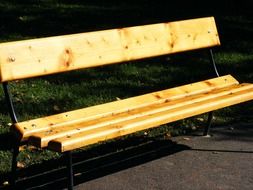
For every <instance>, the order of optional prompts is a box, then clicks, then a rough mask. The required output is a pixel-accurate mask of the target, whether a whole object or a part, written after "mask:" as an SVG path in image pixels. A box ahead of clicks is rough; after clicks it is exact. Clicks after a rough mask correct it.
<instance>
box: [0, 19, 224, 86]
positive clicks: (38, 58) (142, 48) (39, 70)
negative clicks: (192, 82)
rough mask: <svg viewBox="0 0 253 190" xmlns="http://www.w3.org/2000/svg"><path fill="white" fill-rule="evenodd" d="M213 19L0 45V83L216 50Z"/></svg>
mask: <svg viewBox="0 0 253 190" xmlns="http://www.w3.org/2000/svg"><path fill="white" fill-rule="evenodd" d="M219 44H220V41H219V37H218V32H217V28H216V25H215V21H214V18H213V17H206V18H197V19H190V20H183V21H175V22H168V23H160V24H151V25H144V26H135V27H128V28H120V29H111V30H103V31H96V32H87V33H80V34H73V35H64V36H55V37H48V38H38V39H32V40H23V41H16V42H7V43H1V44H0V81H1V82H5V81H11V80H17V79H23V78H29V77H34V76H42V75H48V74H53V73H59V72H65V71H69V70H75V69H81V68H89V67H96V66H101V65H107V64H113V63H120V62H124V61H130V60H137V59H141V58H148V57H153V56H159V55H165V54H171V53H176V52H182V51H188V50H194V49H199V48H207V47H212V46H216V45H219Z"/></svg>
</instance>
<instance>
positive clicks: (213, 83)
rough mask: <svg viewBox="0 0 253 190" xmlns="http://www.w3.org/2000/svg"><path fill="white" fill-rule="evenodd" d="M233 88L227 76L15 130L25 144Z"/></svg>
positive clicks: (45, 119)
mask: <svg viewBox="0 0 253 190" xmlns="http://www.w3.org/2000/svg"><path fill="white" fill-rule="evenodd" d="M235 84H238V81H237V80H235V79H234V78H233V77H232V76H231V75H226V76H222V77H218V78H214V79H209V80H205V81H201V82H196V83H192V84H187V85H183V86H179V87H175V88H171V89H167V90H163V91H158V92H154V93H149V94H145V95H141V96H136V97H133V98H128V99H123V100H120V101H115V102H109V103H105V104H101V105H96V106H91V107H88V108H83V109H79V110H74V111H70V112H65V113H61V114H56V115H51V116H47V117H42V118H37V119H32V120H28V121H24V122H20V123H17V124H15V126H14V127H15V130H17V131H18V132H19V135H20V137H21V139H23V140H27V138H28V137H29V136H31V135H32V134H34V133H38V132H46V131H50V130H52V129H54V128H58V127H63V126H71V125H76V124H79V123H83V122H87V121H92V120H95V119H99V118H103V117H108V116H110V115H115V114H120V113H124V112H127V111H130V110H133V109H137V108H142V107H146V106H151V105H154V104H159V103H164V102H168V101H173V100H177V99H181V98H184V97H186V96H192V95H194V94H201V93H208V92H210V91H212V90H215V89H221V88H225V87H229V86H232V85H235Z"/></svg>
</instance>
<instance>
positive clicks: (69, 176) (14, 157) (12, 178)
mask: <svg viewBox="0 0 253 190" xmlns="http://www.w3.org/2000/svg"><path fill="white" fill-rule="evenodd" d="M2 85H3V91H4V95H5V100H6V102H7V106H8V111H9V115H10V117H11V121H12V125H14V124H15V123H17V122H18V119H17V115H16V112H15V108H14V105H13V101H12V96H11V93H10V90H9V84H8V82H3V83H2ZM20 144H21V142H20V139H19V138H18V137H17V136H16V135H14V136H13V151H12V162H11V174H10V179H9V181H10V186H11V189H15V186H16V178H17V157H18V154H19V146H20ZM65 155H66V169H67V179H68V189H69V190H73V186H74V180H73V178H74V175H73V164H72V152H71V151H68V152H66V153H65Z"/></svg>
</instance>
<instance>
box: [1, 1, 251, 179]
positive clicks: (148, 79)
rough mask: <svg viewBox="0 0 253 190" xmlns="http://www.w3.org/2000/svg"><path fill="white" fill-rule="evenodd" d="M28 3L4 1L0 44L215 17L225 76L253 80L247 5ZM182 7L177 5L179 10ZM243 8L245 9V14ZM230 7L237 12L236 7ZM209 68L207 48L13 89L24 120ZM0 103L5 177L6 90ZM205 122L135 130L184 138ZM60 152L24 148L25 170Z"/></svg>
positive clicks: (198, 75)
mask: <svg viewBox="0 0 253 190" xmlns="http://www.w3.org/2000/svg"><path fill="white" fill-rule="evenodd" d="M26 2H27V3H20V2H19V1H15V0H12V1H1V2H0V9H1V13H0V21H1V23H2V24H1V26H0V41H2V42H4V41H13V40H19V39H29V38H34V37H43V36H52V35H61V34H68V33H76V32H84V31H91V30H100V29H106V28H113V27H122V26H129V25H136V24H138V25H139V24H145V23H155V22H162V21H165V20H166V21H168V20H177V19H179V18H184V19H186V18H193V17H201V16H206V15H215V16H216V20H217V24H218V29H219V31H220V37H221V42H222V47H221V48H217V49H215V59H216V61H217V63H218V67H219V70H220V73H221V75H223V74H227V73H231V74H232V75H234V76H236V77H237V78H238V79H239V80H240V81H247V82H251V83H252V82H253V73H252V70H253V66H252V61H253V43H252V41H250V38H251V35H252V32H253V19H252V18H251V17H247V16H246V15H244V14H247V11H248V9H247V8H246V7H244V8H241V9H239V10H238V13H239V14H240V15H239V16H224V15H222V14H221V13H223V12H222V11H220V10H218V11H217V12H215V11H213V12H212V10H213V9H211V8H210V9H207V10H206V11H199V12H196V11H191V10H189V9H186V7H187V6H188V5H185V7H183V8H182V9H181V10H178V12H177V11H174V12H173V11H170V12H168V10H167V8H166V7H168V5H167V4H166V3H165V2H164V1H161V2H160V1H157V2H156V3H151V2H147V1H145V0H142V1H138V3H134V2H133V1H130V0H129V1H113V0H110V1H109V0H108V1H107V2H103V1H96V0H94V1H88V0H87V1H67V0H63V1H59V0H45V1H42V0H29V1H26ZM143 2H145V3H143ZM178 5H179V4H178ZM178 5H177V4H175V5H174V6H175V8H176V7H177V6H178ZM151 7H152V8H151ZM184 10H187V11H184ZM241 10H244V11H243V13H242V12H240V11H241ZM232 11H233V13H234V11H235V10H234V9H232ZM179 13H180V14H179ZM175 15H179V16H175ZM116 17H117V19H116ZM144 62H145V64H144ZM211 69H212V68H211V66H210V65H209V63H208V56H207V54H206V52H205V51H199V52H190V53H185V54H180V55H178V54H177V55H170V56H163V57H159V58H155V59H148V60H142V61H137V62H131V63H128V64H122V65H117V66H107V67H101V68H94V69H87V70H81V71H73V72H69V73H63V74H57V75H54V76H46V77H41V78H36V79H27V80H23V81H18V82H17V81H15V82H12V83H11V89H12V92H13V97H14V103H15V106H16V109H17V112H18V113H19V114H18V116H19V118H20V120H26V119H31V118H36V117H39V116H45V115H51V114H55V113H59V112H63V111H68V110H73V109H77V108H82V107H86V106H90V105H96V104H100V103H103V102H108V101H113V100H116V99H117V98H120V99H122V98H127V97H131V96H134V95H139V94H144V93H147V92H152V91H155V90H161V89H164V88H169V87H173V86H177V85H180V84H185V83H189V82H194V81H199V80H203V79H207V78H210V77H213V76H214V75H213V74H212V70H211ZM0 105H1V107H0V160H1V162H0V175H4V174H6V173H8V172H9V170H10V158H11V153H10V147H11V140H10V138H8V137H9V125H8V124H9V123H10V119H9V116H8V114H7V112H6V109H7V108H6V105H5V103H4V99H3V92H2V91H1V90H0ZM252 112H253V104H252V102H251V103H244V104H240V105H238V106H233V107H231V108H226V109H223V110H220V111H218V112H217V115H216V119H215V124H216V125H224V124H231V123H234V122H252V121H253V118H252V114H251V113H252ZM203 119H206V116H205V115H201V116H198V117H194V118H191V119H188V120H182V121H179V122H175V123H172V124H168V125H165V126H164V127H161V128H156V129H152V130H148V131H146V133H145V134H144V132H140V133H137V134H136V135H137V136H138V135H140V136H143V135H148V136H151V137H156V136H161V135H163V136H166V135H167V134H172V135H181V134H184V133H187V132H189V131H191V130H195V129H196V128H195V127H196V126H197V127H198V126H200V127H203V125H204V123H203ZM60 156H61V155H60V154H57V153H54V152H51V151H46V150H38V149H33V148H31V147H27V146H25V147H23V150H22V151H21V154H20V156H19V162H20V163H22V164H23V166H24V167H30V166H32V165H34V164H38V163H42V162H43V161H45V160H49V159H57V158H59V157H60ZM0 182H1V180H0Z"/></svg>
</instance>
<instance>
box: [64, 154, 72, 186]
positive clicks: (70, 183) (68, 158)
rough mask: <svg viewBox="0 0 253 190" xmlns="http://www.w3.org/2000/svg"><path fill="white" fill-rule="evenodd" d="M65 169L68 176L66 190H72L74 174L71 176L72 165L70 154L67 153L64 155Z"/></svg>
mask: <svg viewBox="0 0 253 190" xmlns="http://www.w3.org/2000/svg"><path fill="white" fill-rule="evenodd" d="M65 154H66V168H67V174H68V176H67V177H68V178H67V179H68V190H73V187H74V174H73V163H72V152H71V151H67V152H66V153H65Z"/></svg>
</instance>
